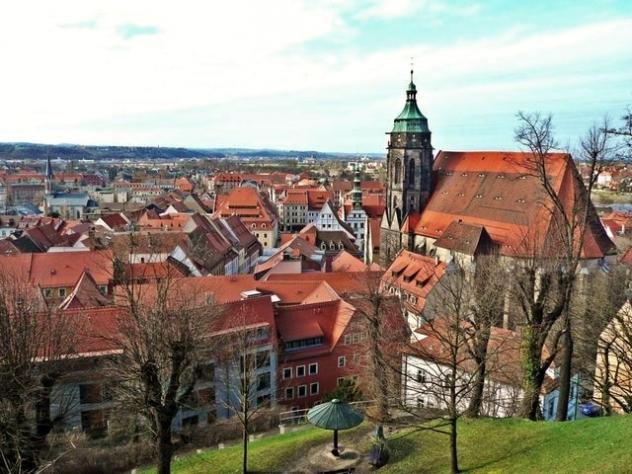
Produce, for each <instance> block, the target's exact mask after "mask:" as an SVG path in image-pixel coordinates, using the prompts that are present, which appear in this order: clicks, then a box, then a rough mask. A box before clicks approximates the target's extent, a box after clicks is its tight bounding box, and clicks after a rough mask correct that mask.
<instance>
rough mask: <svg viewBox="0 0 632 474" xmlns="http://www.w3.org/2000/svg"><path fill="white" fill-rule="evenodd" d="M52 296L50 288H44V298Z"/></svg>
mask: <svg viewBox="0 0 632 474" xmlns="http://www.w3.org/2000/svg"><path fill="white" fill-rule="evenodd" d="M52 296H53V290H51V289H50V288H44V298H51V297H52Z"/></svg>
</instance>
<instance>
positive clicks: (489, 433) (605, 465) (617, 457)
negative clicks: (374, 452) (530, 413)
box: [146, 416, 632, 474]
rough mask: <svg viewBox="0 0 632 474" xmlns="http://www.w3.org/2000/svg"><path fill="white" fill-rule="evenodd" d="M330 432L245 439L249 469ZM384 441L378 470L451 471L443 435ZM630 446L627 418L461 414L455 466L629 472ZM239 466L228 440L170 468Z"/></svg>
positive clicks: (277, 460) (270, 467) (268, 465)
mask: <svg viewBox="0 0 632 474" xmlns="http://www.w3.org/2000/svg"><path fill="white" fill-rule="evenodd" d="M342 436H344V434H342V435H341V437H342ZM330 438H331V433H330V432H325V431H322V430H317V429H313V428H307V429H304V430H301V431H297V432H293V433H288V434H285V435H279V436H271V437H268V438H264V439H261V440H258V441H255V442H253V443H251V444H250V453H251V455H250V460H249V467H250V469H251V470H253V471H260V472H270V471H282V470H283V468H285V467H286V466H288V465H289V464H290V463H292V462H294V461H296V460H297V459H300V458H301V456H304V455H305V453H307V451H308V450H309V449H310V448H311V447H313V446H316V445H318V444H320V443H325V442H329V440H330ZM362 444H365V443H362ZM389 447H390V448H391V460H390V462H389V464H388V465H387V466H385V467H384V468H382V469H380V470H379V472H380V473H385V474H386V473H390V474H409V473H442V472H449V461H450V460H449V456H448V438H447V436H446V435H443V434H440V433H435V432H431V431H427V430H425V431H416V432H415V431H411V430H406V431H402V432H399V433H397V434H394V435H392V436H391V437H389ZM631 447H632V417H623V416H621V417H612V418H599V419H589V420H580V421H576V422H569V423H545V422H538V423H536V422H529V421H523V420H513V419H507V420H476V421H469V420H464V421H462V422H460V425H459V461H460V467H461V469H462V470H464V471H466V472H473V473H505V472H506V473H573V474H575V473H600V474H606V473H612V474H614V473H617V474H619V473H632V449H630V448H631ZM240 467H241V447H240V446H231V447H229V448H226V449H224V450H221V451H218V450H209V451H205V452H204V453H202V454H189V455H185V456H182V457H181V458H179V459H178V460H176V461H175V462H174V465H173V472H175V473H183V474H194V473H207V472H213V473H233V472H240ZM146 472H152V471H146Z"/></svg>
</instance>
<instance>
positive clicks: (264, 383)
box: [257, 372, 270, 390]
mask: <svg viewBox="0 0 632 474" xmlns="http://www.w3.org/2000/svg"><path fill="white" fill-rule="evenodd" d="M269 388H270V372H265V373H263V374H259V375H258V376H257V390H268V389H269Z"/></svg>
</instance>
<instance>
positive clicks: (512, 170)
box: [415, 151, 614, 258]
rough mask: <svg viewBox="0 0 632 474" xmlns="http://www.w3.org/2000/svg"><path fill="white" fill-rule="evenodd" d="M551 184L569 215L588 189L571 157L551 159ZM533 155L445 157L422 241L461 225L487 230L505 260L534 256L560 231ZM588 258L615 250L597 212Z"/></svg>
mask: <svg viewBox="0 0 632 474" xmlns="http://www.w3.org/2000/svg"><path fill="white" fill-rule="evenodd" d="M547 160H548V162H547V172H548V175H549V178H550V180H551V184H552V186H553V188H554V189H555V191H556V192H557V193H558V195H559V196H560V198H561V200H562V202H563V203H564V205H565V206H568V207H569V210H570V208H571V206H572V205H573V203H574V202H575V201H576V200H577V199H579V198H580V197H579V196H580V195H581V193H582V189H581V187H582V183H581V181H580V178H579V175H578V174H577V172H576V171H575V168H574V163H573V160H572V158H571V156H570V155H569V154H567V153H550V154H549V156H548V158H547ZM532 161H533V155H531V154H530V153H522V152H492V151H477V152H453V151H441V152H439V154H438V155H437V158H436V159H435V162H434V166H433V174H434V191H433V193H432V195H431V196H430V199H429V201H428V203H427V204H426V207H425V209H424V210H423V212H422V215H421V219H420V220H419V222H418V223H417V225H416V227H415V233H416V234H417V235H423V236H427V237H431V238H440V237H441V236H442V235H443V234H444V233H446V231H447V230H448V227H449V226H450V225H451V224H452V223H453V222H455V221H457V222H458V221H459V220H460V221H461V222H463V223H465V224H468V225H470V226H481V227H484V228H485V230H486V231H487V233H488V234H489V236H490V237H491V239H492V240H493V241H494V242H495V243H496V244H498V245H500V252H501V254H503V255H510V256H520V255H526V254H528V253H529V248H531V246H532V245H537V246H538V247H539V248H540V246H542V245H543V244H544V242H545V241H546V239H547V237H551V236H552V233H553V232H554V230H553V229H552V225H553V223H554V219H553V218H552V213H551V211H550V209H551V205H552V204H551V202H550V198H549V197H548V196H547V195H546V193H545V191H544V188H543V186H542V184H541V183H540V181H539V179H538V177H537V176H535V175H534V171H533V169H532V166H531V165H532ZM590 211H591V212H590V213H591V222H590V225H589V226H588V230H587V234H586V238H585V243H584V249H583V258H601V257H603V256H604V255H606V254H609V253H612V252H613V250H614V244H613V243H612V242H611V241H610V239H609V238H608V236H607V235H606V233H605V231H604V230H603V227H602V226H601V224H600V223H599V221H598V219H597V216H596V212H595V211H594V208H592V206H591V210H590Z"/></svg>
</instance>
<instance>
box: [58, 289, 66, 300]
mask: <svg viewBox="0 0 632 474" xmlns="http://www.w3.org/2000/svg"><path fill="white" fill-rule="evenodd" d="M59 297H60V298H65V297H66V288H60V289H59Z"/></svg>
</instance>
